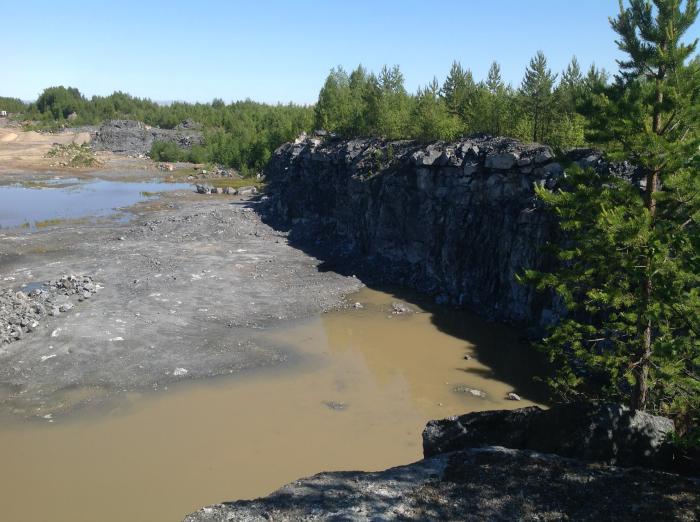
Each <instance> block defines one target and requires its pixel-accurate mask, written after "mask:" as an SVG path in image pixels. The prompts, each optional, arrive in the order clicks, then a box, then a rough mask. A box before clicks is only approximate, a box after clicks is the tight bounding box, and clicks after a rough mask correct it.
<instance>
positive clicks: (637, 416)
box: [423, 403, 674, 469]
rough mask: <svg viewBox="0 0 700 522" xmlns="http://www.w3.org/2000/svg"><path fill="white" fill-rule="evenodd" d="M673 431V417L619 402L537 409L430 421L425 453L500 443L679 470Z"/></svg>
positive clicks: (581, 457)
mask: <svg viewBox="0 0 700 522" xmlns="http://www.w3.org/2000/svg"><path fill="white" fill-rule="evenodd" d="M673 430H674V427H673V422H672V421H671V420H670V419H667V418H665V417H658V416H655V415H650V414H649V413H646V412H643V411H630V410H629V409H628V408H627V407H625V406H620V405H617V404H603V405H596V404H590V403H579V404H564V405H560V406H555V407H553V408H551V409H549V410H542V409H540V408H538V407H536V406H533V407H529V408H521V409H518V410H512V411H509V410H497V411H484V412H476V413H468V414H466V415H462V416H461V417H452V418H449V419H442V420H435V421H430V422H429V423H428V425H427V426H426V428H425V430H424V431H423V452H424V454H425V456H426V457H431V456H433V455H438V454H440V453H445V452H450V451H456V450H460V449H464V448H474V447H479V446H493V445H496V446H505V447H508V448H516V449H530V450H535V451H541V452H544V453H556V454H557V455H561V456H564V457H571V458H576V459H581V460H586V461H594V462H602V463H605V464H610V465H617V466H646V467H658V468H662V469H673V467H674V463H673V452H672V450H671V447H670V445H669V444H667V443H666V439H667V437H668V436H669V435H670V434H671V433H672V432H673Z"/></svg>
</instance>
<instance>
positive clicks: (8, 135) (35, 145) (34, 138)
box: [0, 127, 90, 171]
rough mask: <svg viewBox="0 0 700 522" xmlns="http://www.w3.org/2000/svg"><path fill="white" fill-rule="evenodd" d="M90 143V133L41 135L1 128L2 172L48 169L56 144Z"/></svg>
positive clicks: (0, 155)
mask: <svg viewBox="0 0 700 522" xmlns="http://www.w3.org/2000/svg"><path fill="white" fill-rule="evenodd" d="M89 141H90V133H88V132H67V133H65V134H40V133H38V132H34V131H29V132H27V131H23V130H20V129H17V128H7V127H0V171H6V170H16V169H48V168H50V167H49V164H50V163H51V162H52V161H55V160H52V159H51V158H45V156H46V153H47V152H49V150H51V146H52V145H53V144H54V143H60V144H62V145H67V144H69V143H76V144H78V145H81V144H83V143H88V142H89Z"/></svg>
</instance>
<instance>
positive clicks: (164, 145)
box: [151, 141, 187, 161]
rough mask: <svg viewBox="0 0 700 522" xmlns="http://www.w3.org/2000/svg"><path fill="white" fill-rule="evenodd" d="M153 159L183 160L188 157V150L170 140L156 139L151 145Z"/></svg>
mask: <svg viewBox="0 0 700 522" xmlns="http://www.w3.org/2000/svg"><path fill="white" fill-rule="evenodd" d="M151 159H152V160H153V161H183V160H186V159H187V151H184V150H182V149H181V148H180V147H178V146H177V145H175V144H174V143H172V142H169V141H154V142H153V145H152V146H151Z"/></svg>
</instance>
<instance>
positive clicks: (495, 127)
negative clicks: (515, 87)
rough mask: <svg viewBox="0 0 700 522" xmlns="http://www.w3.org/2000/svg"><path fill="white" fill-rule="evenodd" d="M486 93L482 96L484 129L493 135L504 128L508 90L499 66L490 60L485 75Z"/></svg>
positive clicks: (499, 132)
mask: <svg viewBox="0 0 700 522" xmlns="http://www.w3.org/2000/svg"><path fill="white" fill-rule="evenodd" d="M485 87H486V95H485V96H484V103H483V105H484V107H483V111H484V113H485V116H486V122H485V125H484V126H483V127H484V130H485V131H486V132H487V133H489V134H492V135H494V136H498V135H500V134H502V133H503V132H504V130H505V122H504V119H505V114H506V110H507V104H508V99H507V98H508V92H507V90H506V86H505V85H504V84H503V80H502V79H501V66H500V65H499V64H498V62H492V63H491V66H490V67H489V72H488V75H487V76H486V83H485Z"/></svg>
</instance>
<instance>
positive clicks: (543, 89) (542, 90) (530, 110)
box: [520, 51, 557, 141]
mask: <svg viewBox="0 0 700 522" xmlns="http://www.w3.org/2000/svg"><path fill="white" fill-rule="evenodd" d="M556 78H557V75H556V74H552V71H551V70H550V69H549V68H548V67H547V58H545V56H544V53H543V52H542V51H537V54H536V55H535V56H534V57H533V58H532V59H531V60H530V64H529V65H528V67H527V69H526V70H525V77H524V78H523V82H522V85H521V86H520V93H521V96H522V98H523V105H524V107H525V111H526V112H527V114H529V116H530V118H531V120H532V140H533V141H538V140H539V141H543V140H544V139H545V137H546V135H547V133H548V131H549V128H550V123H551V118H552V112H553V111H552V88H553V86H554V82H555V81H556Z"/></svg>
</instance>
